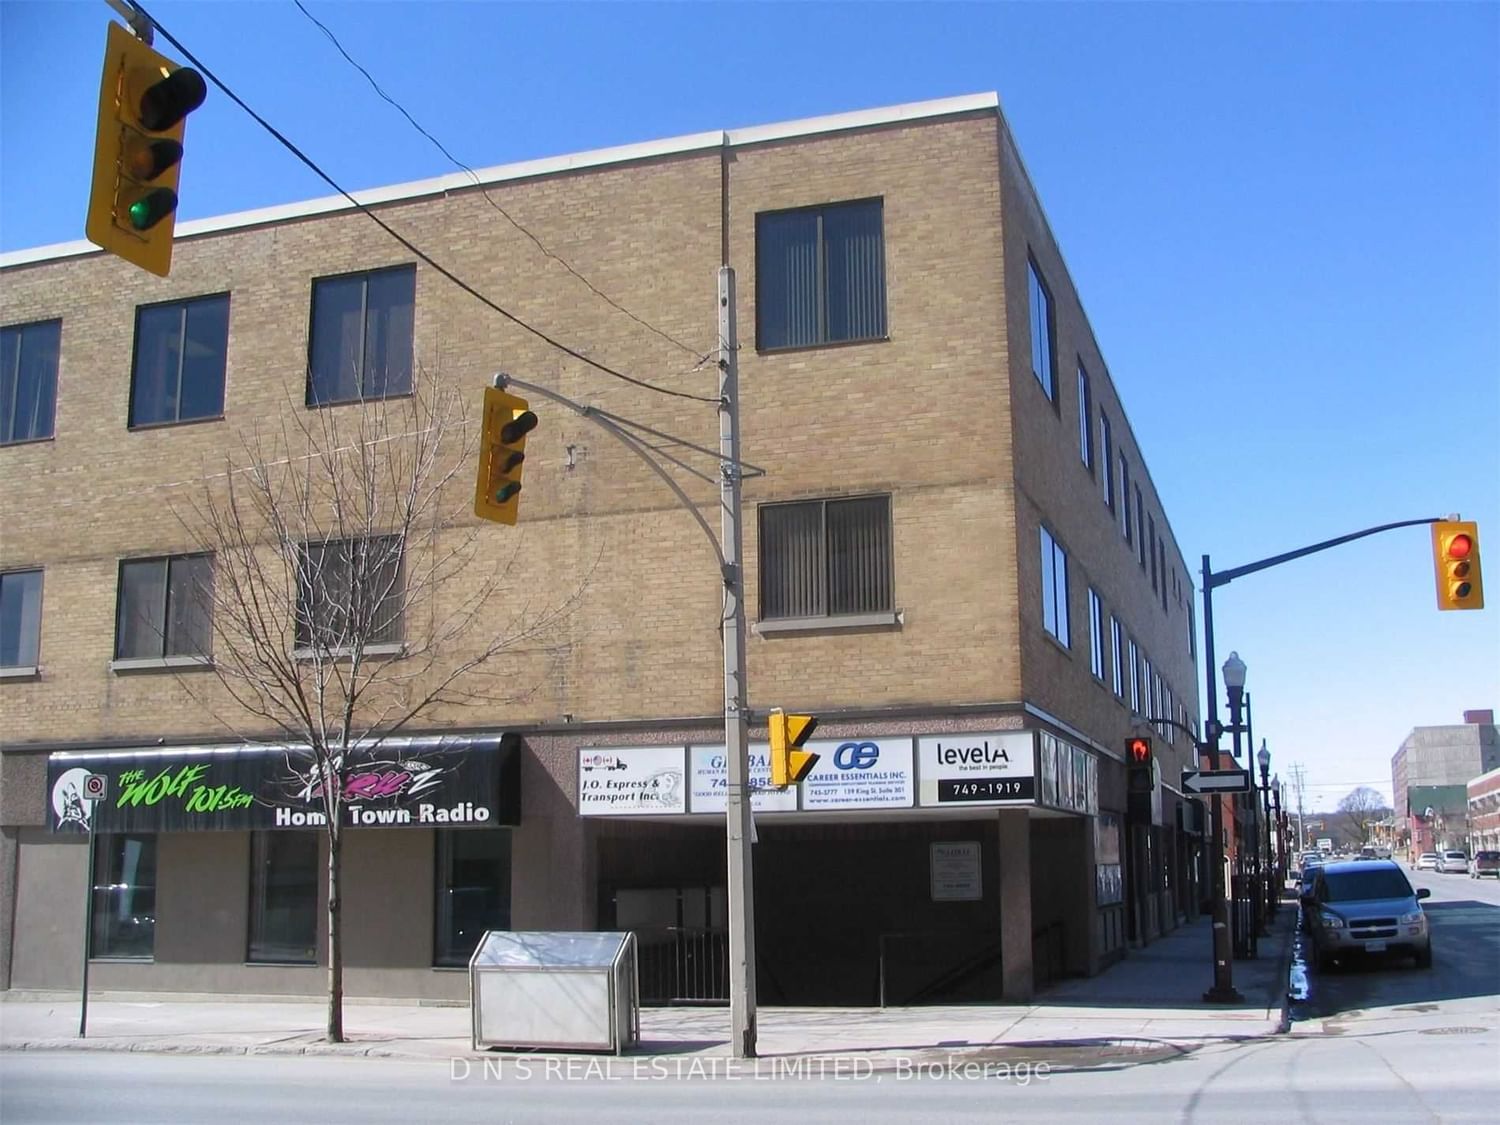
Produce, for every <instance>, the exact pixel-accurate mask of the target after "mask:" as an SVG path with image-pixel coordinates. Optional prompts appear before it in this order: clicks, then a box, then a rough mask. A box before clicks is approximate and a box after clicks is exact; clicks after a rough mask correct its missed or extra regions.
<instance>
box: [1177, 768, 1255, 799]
mask: <svg viewBox="0 0 1500 1125" xmlns="http://www.w3.org/2000/svg"><path fill="white" fill-rule="evenodd" d="M1182 788H1183V791H1184V792H1186V793H1248V792H1250V771H1249V770H1183V771H1182Z"/></svg>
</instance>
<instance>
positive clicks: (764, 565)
mask: <svg viewBox="0 0 1500 1125" xmlns="http://www.w3.org/2000/svg"><path fill="white" fill-rule="evenodd" d="M876 503H878V504H879V505H880V507H881V510H882V518H881V519H880V521H879V524H878V527H877V525H876V523H874V522H871V523H870V524H868V525H866V528H865V534H866V535H867V536H869V537H871V538H873V539H875V540H878V542H876V543H874V544H873V546H874V547H875V548H876V549H877V550H878V557H871V558H864V559H861V558H860V557H857V556H854V555H852V554H850V557H848V558H847V559H841V558H840V557H838V556H839V554H840V552H839V550H838V549H837V544H834V543H830V538H829V509H830V508H839V507H845V506H847V507H851V508H852V507H855V506H866V505H872V504H876ZM813 507H816V508H817V509H818V513H817V518H818V528H817V534H816V542H814V543H811V544H807V545H804V550H811V551H812V552H813V553H814V554H815V555H816V558H815V559H813V560H810V561H811V562H816V563H817V564H818V569H819V570H820V571H821V575H820V576H819V578H818V580H817V582H816V583H814V587H815V588H813V589H811V590H804V591H802V592H800V593H801V598H802V599H811V600H812V601H815V602H818V603H820V604H821V608H820V609H819V608H816V607H808V606H803V607H802V608H810V609H812V612H804V613H797V612H781V610H782V609H783V607H787V608H788V609H791V608H797V607H794V606H789V605H788V603H790V602H792V601H794V600H799V599H798V595H797V594H793V593H789V592H788V591H787V590H786V589H783V590H781V591H779V592H778V591H775V590H773V589H772V582H773V580H775V581H777V582H779V583H780V585H782V586H783V587H786V586H787V585H788V584H789V583H794V582H795V581H796V578H797V575H795V574H792V573H790V572H789V570H788V569H787V566H785V565H781V563H780V560H781V559H784V558H786V557H788V555H789V554H790V548H783V547H780V546H778V545H777V544H776V543H775V542H774V539H773V536H774V534H775V532H774V531H768V529H767V526H766V523H767V519H768V517H771V518H775V517H776V516H777V515H778V514H779V513H783V512H785V513H787V514H793V513H792V512H791V510H792V509H797V508H803V509H810V508H813ZM756 527H757V543H758V545H759V551H760V567H759V570H760V575H759V583H758V597H757V611H758V613H759V619H760V621H761V623H763V624H771V625H774V624H776V623H778V622H799V621H808V622H828V623H837V622H838V621H840V620H841V619H852V620H856V621H864V620H866V619H868V618H870V617H871V616H877V615H878V616H882V617H883V616H888V615H890V614H892V613H894V610H895V604H896V575H895V538H896V535H895V514H894V504H893V502H892V498H891V495H890V493H886V492H878V493H860V494H858V495H855V496H824V497H816V498H813V499H808V500H793V501H787V502H778V503H768V504H761V505H760V506H759V508H758V509H757V512H756ZM846 553H847V549H846ZM841 562H844V563H847V565H845V566H842V567H841V566H840V563H841ZM861 562H863V566H861V565H860V564H861ZM855 570H858V571H861V572H862V574H863V577H864V580H865V581H864V589H863V590H861V589H859V587H860V585H861V580H860V579H861V574H856V573H853V571H855ZM809 577H810V576H809ZM877 586H879V587H883V588H882V589H877V588H876V587H877ZM854 602H859V603H862V604H860V605H859V606H858V607H857V608H852V609H837V610H836V608H835V607H842V606H846V605H849V604H851V603H854Z"/></svg>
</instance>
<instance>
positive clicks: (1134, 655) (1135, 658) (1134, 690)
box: [1126, 641, 1141, 715]
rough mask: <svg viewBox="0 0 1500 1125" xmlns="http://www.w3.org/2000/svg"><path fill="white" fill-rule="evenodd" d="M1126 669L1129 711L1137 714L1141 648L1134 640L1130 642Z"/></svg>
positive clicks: (1138, 707) (1138, 712) (1139, 709)
mask: <svg viewBox="0 0 1500 1125" xmlns="http://www.w3.org/2000/svg"><path fill="white" fill-rule="evenodd" d="M1126 671H1127V672H1128V673H1129V674H1130V713H1131V714H1132V715H1139V714H1140V713H1141V650H1140V648H1139V646H1137V645H1136V643H1135V642H1134V641H1131V642H1130V661H1129V667H1128V668H1127V669H1126Z"/></svg>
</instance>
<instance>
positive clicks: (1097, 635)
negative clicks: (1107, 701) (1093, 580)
mask: <svg viewBox="0 0 1500 1125" xmlns="http://www.w3.org/2000/svg"><path fill="white" fill-rule="evenodd" d="M1089 670H1090V671H1091V672H1093V673H1094V678H1095V679H1096V680H1100V681H1102V680H1103V679H1104V603H1103V602H1102V601H1101V600H1100V599H1099V592H1098V591H1097V590H1095V589H1094V588H1093V587H1092V586H1090V587H1089Z"/></svg>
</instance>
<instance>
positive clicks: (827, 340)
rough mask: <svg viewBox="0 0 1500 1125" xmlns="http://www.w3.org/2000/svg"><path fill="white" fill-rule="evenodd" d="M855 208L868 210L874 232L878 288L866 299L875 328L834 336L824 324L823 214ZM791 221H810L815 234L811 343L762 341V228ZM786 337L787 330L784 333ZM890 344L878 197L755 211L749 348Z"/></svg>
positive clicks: (765, 288) (765, 285)
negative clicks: (752, 319)
mask: <svg viewBox="0 0 1500 1125" xmlns="http://www.w3.org/2000/svg"><path fill="white" fill-rule="evenodd" d="M857 208H873V209H874V210H875V212H876V216H875V217H876V219H877V220H878V226H879V229H880V247H879V262H878V263H877V264H876V266H875V270H876V274H877V276H876V277H875V279H874V281H875V285H876V288H877V289H878V292H877V293H876V294H873V295H871V299H872V301H873V302H874V303H878V306H879V311H878V314H877V316H876V319H877V320H878V324H877V325H876V331H873V332H870V333H866V334H858V333H853V332H851V333H850V334H848V335H834V334H833V329H832V327H831V323H830V319H831V318H830V293H831V281H830V277H829V254H828V249H829V242H828V237H827V235H826V225H827V218H828V215H829V213H831V212H837V211H852V210H855V209H857ZM796 216H807V217H813V218H814V219H815V221H816V234H815V235H814V239H813V241H814V247H813V248H814V253H815V255H816V263H815V266H814V271H813V272H814V283H813V284H814V288H815V289H816V294H815V298H816V302H817V309H816V321H817V323H816V325H815V327H814V337H815V338H813V339H811V340H798V341H797V342H795V343H791V342H768V341H767V335H768V331H767V325H766V316H765V312H766V310H767V309H769V308H770V307H771V297H770V279H771V275H772V272H773V271H772V270H770V269H769V268H767V265H766V263H765V261H764V260H763V258H762V256H761V255H762V250H763V249H768V247H766V246H763V241H764V242H766V243H768V242H769V240H768V239H765V237H764V231H765V228H766V227H767V225H768V224H770V223H773V222H775V221H776V220H779V219H790V218H793V217H796ZM788 334H789V335H790V331H789V332H788ZM889 339H890V286H889V284H888V280H887V271H886V238H885V198H884V196H878V195H877V196H868V197H865V198H862V199H843V200H838V201H836V202H829V203H819V204H811V205H807V206H801V207H782V208H777V209H774V210H770V211H760V212H757V213H756V216H755V348H756V351H758V352H762V353H767V354H770V353H775V352H795V351H804V350H807V349H810V348H827V347H842V346H845V345H850V344H869V343H878V342H881V341H884V340H889Z"/></svg>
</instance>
